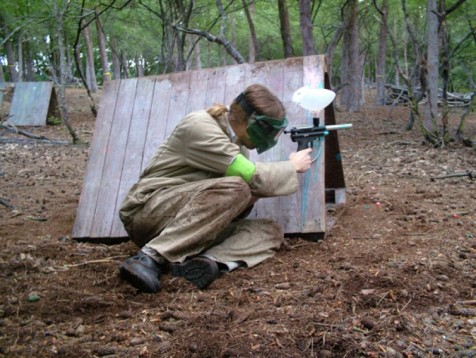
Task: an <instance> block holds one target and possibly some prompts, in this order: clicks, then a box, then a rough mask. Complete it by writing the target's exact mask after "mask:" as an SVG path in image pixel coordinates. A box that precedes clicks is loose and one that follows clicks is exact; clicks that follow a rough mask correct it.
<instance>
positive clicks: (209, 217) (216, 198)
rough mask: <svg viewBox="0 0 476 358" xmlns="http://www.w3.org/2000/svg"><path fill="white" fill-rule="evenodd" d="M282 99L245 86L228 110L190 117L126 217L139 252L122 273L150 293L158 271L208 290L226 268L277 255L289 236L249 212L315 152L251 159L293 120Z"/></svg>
mask: <svg viewBox="0 0 476 358" xmlns="http://www.w3.org/2000/svg"><path fill="white" fill-rule="evenodd" d="M285 115H286V113H285V109H284V106H283V104H282V103H281V101H280V100H279V99H278V98H277V97H276V96H275V95H274V94H273V93H272V92H271V91H270V90H269V89H267V88H266V87H264V86H261V85H258V84H254V85H251V86H249V87H247V88H246V89H245V90H244V91H243V92H242V93H241V94H240V95H239V96H238V97H237V98H236V99H235V100H234V101H233V103H232V104H231V106H230V107H226V106H224V105H221V104H215V105H213V106H212V107H210V108H208V109H207V110H201V111H196V112H192V113H190V114H188V115H187V116H185V117H184V118H183V119H182V120H181V121H180V123H179V124H178V125H177V126H176V128H175V129H174V131H173V132H172V133H171V134H170V136H169V137H168V138H167V139H166V140H165V141H164V142H163V143H162V145H161V146H160V147H159V149H158V150H157V152H156V153H155V155H154V157H153V158H152V160H151V162H150V164H149V166H148V167H147V168H146V169H145V170H144V171H143V173H142V174H141V176H140V179H139V181H138V183H136V184H135V185H133V186H132V188H131V189H130V190H129V192H128V194H127V196H126V198H125V199H124V202H123V204H122V206H121V208H120V218H121V220H122V222H123V224H124V227H125V229H126V231H127V233H128V234H129V237H130V239H131V240H132V241H133V242H134V243H135V244H136V245H137V246H138V247H140V248H141V249H140V250H139V252H138V253H137V255H135V256H132V257H129V258H128V259H126V260H125V261H124V262H122V263H121V265H120V267H119V270H120V273H121V276H122V277H123V278H124V279H125V280H127V281H128V282H129V283H130V284H131V285H133V286H134V287H135V288H137V289H139V290H140V291H142V292H149V293H155V292H158V291H159V290H160V276H161V274H163V273H166V272H170V274H171V275H173V276H177V277H183V278H184V279H186V280H188V281H189V282H191V283H192V284H194V285H195V286H197V287H198V288H200V289H204V288H206V287H207V286H209V285H210V284H211V283H212V282H213V281H214V280H215V279H216V278H218V277H219V275H220V272H226V271H232V270H234V269H236V268H238V267H253V266H255V265H257V264H259V263H260V262H262V261H264V260H265V259H267V258H269V257H272V256H273V255H274V254H275V253H276V251H277V250H278V249H279V248H280V246H281V244H282V242H283V240H284V234H283V231H282V228H281V227H280V226H279V225H278V224H277V223H275V222H273V221H271V220H250V219H245V217H246V216H247V215H248V214H249V212H250V211H251V208H252V207H253V204H254V203H255V202H256V200H257V199H259V198H264V197H275V196H283V195H290V194H292V193H294V192H295V191H296V190H297V188H298V176H297V173H304V172H305V171H307V170H308V169H309V168H310V165H311V158H310V151H311V149H310V148H309V149H304V150H301V151H299V152H295V153H292V154H291V155H290V156H289V160H287V161H279V162H256V163H253V162H251V161H250V160H248V149H256V150H257V151H258V153H263V152H264V151H266V150H268V149H270V148H271V147H273V146H274V145H275V144H276V141H277V139H278V137H279V136H280V135H281V133H282V132H283V131H284V129H285V127H286V125H287V119H286V117H285Z"/></svg>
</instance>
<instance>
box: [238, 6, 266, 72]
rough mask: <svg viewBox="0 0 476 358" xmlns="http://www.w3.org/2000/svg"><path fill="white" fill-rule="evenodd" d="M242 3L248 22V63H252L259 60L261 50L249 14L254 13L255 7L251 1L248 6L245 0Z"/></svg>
mask: <svg viewBox="0 0 476 358" xmlns="http://www.w3.org/2000/svg"><path fill="white" fill-rule="evenodd" d="M242 2H243V9H244V11H245V14H246V19H247V20H248V26H249V28H250V50H249V57H248V62H250V63H254V62H256V61H259V60H260V59H261V48H260V45H259V42H258V37H257V35H256V30H255V25H254V23H253V18H252V16H251V14H254V13H255V5H254V1H253V0H252V1H250V4H249V6H248V4H247V3H246V0H242Z"/></svg>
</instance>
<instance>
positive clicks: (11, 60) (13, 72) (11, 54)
mask: <svg viewBox="0 0 476 358" xmlns="http://www.w3.org/2000/svg"><path fill="white" fill-rule="evenodd" d="M5 49H6V50H7V64H8V72H9V74H10V82H17V81H18V72H17V69H16V64H15V50H14V49H13V44H12V42H11V40H8V41H7V42H6V43H5Z"/></svg>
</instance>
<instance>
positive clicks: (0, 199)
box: [0, 198, 15, 209]
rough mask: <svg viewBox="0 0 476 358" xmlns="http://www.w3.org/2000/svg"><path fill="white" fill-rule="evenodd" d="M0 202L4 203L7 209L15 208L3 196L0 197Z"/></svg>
mask: <svg viewBox="0 0 476 358" xmlns="http://www.w3.org/2000/svg"><path fill="white" fill-rule="evenodd" d="M0 204H2V205H5V206H6V207H7V208H9V209H15V207H14V206H13V205H12V204H10V203H9V202H8V200H6V199H4V198H0Z"/></svg>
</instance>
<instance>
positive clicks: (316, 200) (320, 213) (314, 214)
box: [301, 56, 326, 234]
mask: <svg viewBox="0 0 476 358" xmlns="http://www.w3.org/2000/svg"><path fill="white" fill-rule="evenodd" d="M324 71H325V62H324V56H307V57H304V59H303V85H304V86H308V87H310V88H324ZM313 115H318V116H320V117H321V121H324V120H325V118H324V111H321V113H316V114H313V113H311V112H309V111H306V112H305V122H307V123H306V124H309V125H312V118H313ZM323 123H324V122H323ZM324 153H325V143H324V140H323V139H322V138H321V139H318V140H317V141H315V142H314V150H313V151H312V153H311V156H312V157H313V158H315V159H316V161H315V163H314V164H313V165H312V166H311V169H310V170H308V171H307V172H306V173H304V174H303V175H302V181H301V219H302V229H301V232H302V233H309V234H315V233H324V232H325V231H326V207H325V186H324V177H325V172H324V168H325V155H324Z"/></svg>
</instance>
